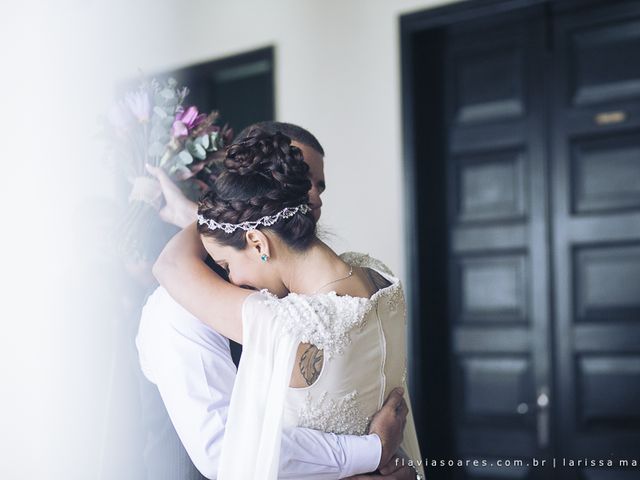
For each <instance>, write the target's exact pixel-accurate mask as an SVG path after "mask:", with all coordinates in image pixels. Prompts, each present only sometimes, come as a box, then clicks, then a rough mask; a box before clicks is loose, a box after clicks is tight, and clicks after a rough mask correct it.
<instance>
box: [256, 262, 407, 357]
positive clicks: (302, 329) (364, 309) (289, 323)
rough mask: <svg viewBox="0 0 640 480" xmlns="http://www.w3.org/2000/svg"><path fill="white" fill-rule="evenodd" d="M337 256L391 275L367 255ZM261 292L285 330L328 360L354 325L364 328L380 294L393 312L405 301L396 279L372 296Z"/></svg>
mask: <svg viewBox="0 0 640 480" xmlns="http://www.w3.org/2000/svg"><path fill="white" fill-rule="evenodd" d="M340 258H342V260H343V261H345V262H347V263H349V264H350V265H353V266H367V267H371V268H375V269H377V270H379V271H380V272H384V273H386V274H388V275H390V276H393V274H392V273H391V271H390V270H389V269H388V268H387V267H386V266H385V265H384V264H383V263H382V262H380V261H378V260H375V259H373V258H371V257H370V256H369V255H364V254H360V253H354V252H349V253H344V254H342V255H341V256H340ZM261 292H262V293H263V294H264V298H263V301H264V302H265V304H266V305H267V306H268V307H270V308H271V309H273V310H274V311H277V312H278V315H279V316H281V317H282V318H283V319H284V321H285V322H286V324H285V330H286V331H289V332H291V334H292V335H294V336H295V337H296V338H297V339H298V340H299V341H300V342H302V343H311V344H313V345H315V346H316V347H318V348H319V349H321V350H323V351H324V355H325V357H326V358H327V359H330V358H331V357H332V356H334V355H341V354H342V353H343V352H344V350H345V348H346V347H348V346H349V345H350V343H351V337H350V335H349V333H350V332H351V331H352V330H353V329H355V328H358V327H360V328H362V327H364V325H365V323H366V318H367V313H369V311H370V310H371V309H372V308H376V307H377V304H378V300H379V299H380V298H381V297H382V296H383V295H384V296H385V297H386V298H388V301H389V307H390V308H391V309H392V311H396V310H397V309H398V308H400V306H401V305H402V304H403V302H404V296H403V293H402V286H401V285H400V282H399V281H397V280H396V281H395V282H394V283H393V284H392V285H390V286H389V287H386V288H383V289H381V290H378V291H377V292H376V293H374V294H373V296H372V297H371V298H363V297H352V296H350V295H337V294H336V292H328V293H323V294H317V295H301V294H297V293H290V294H289V295H287V296H286V297H285V298H278V297H276V296H275V295H273V294H271V293H270V292H269V291H267V290H262V291H261Z"/></svg>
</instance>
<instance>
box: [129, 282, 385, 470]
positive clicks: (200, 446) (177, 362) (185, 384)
mask: <svg viewBox="0 0 640 480" xmlns="http://www.w3.org/2000/svg"><path fill="white" fill-rule="evenodd" d="M136 345H137V347H138V354H139V358H140V366H141V368H142V371H143V373H144V375H145V376H146V377H147V379H149V381H151V382H152V383H154V384H155V385H156V386H157V387H158V390H159V391H160V395H161V396H162V400H163V401H164V404H165V406H166V408H167V411H168V412H169V417H170V418H171V421H172V423H173V425H174V427H175V429H176V432H177V433H178V436H179V437H180V440H181V441H182V443H183V445H184V447H185V449H186V451H187V453H188V454H189V456H190V457H191V460H192V461H193V463H194V465H195V466H196V468H198V470H200V472H201V473H202V474H203V475H204V476H205V477H207V478H210V479H215V478H216V475H217V471H218V461H219V459H220V452H221V447H222V439H223V436H224V430H225V424H226V420H227V412H228V408H229V401H230V398H231V392H232V390H233V384H234V380H235V377H236V366H235V365H234V364H233V362H232V360H231V353H230V350H229V341H228V340H227V339H226V338H225V337H223V336H222V335H220V334H219V333H217V332H216V331H214V330H213V329H211V328H209V327H208V326H207V325H205V324H204V323H202V322H200V321H199V320H198V319H197V318H195V317H194V316H193V315H191V314H190V313H189V312H188V311H186V310H185V309H184V308H183V307H182V306H181V305H179V304H178V303H177V302H176V301H175V300H173V298H172V297H171V296H170V295H169V294H168V293H167V291H166V290H165V289H164V288H162V287H159V288H158V289H156V291H155V292H154V293H153V294H152V295H151V296H150V297H149V299H148V300H147V303H146V305H145V307H144V309H143V311H142V316H141V319H140V327H139V330H138V335H137V337H136ZM381 450H382V447H381V444H380V439H379V438H378V436H377V435H365V436H354V435H335V434H331V433H324V432H321V431H318V430H312V429H307V428H289V429H285V430H284V431H283V436H282V451H281V455H280V474H279V478H283V479H286V478H291V479H299V478H310V479H318V480H319V479H337V478H345V477H348V476H351V475H356V474H359V473H366V472H370V471H373V470H375V469H376V468H377V466H378V463H379V461H380V455H381Z"/></svg>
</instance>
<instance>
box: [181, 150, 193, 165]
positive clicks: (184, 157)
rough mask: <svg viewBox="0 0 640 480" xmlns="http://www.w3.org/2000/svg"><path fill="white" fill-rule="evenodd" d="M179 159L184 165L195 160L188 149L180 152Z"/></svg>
mask: <svg viewBox="0 0 640 480" xmlns="http://www.w3.org/2000/svg"><path fill="white" fill-rule="evenodd" d="M178 160H179V162H180V163H181V164H182V165H189V164H191V163H192V162H193V157H192V156H191V154H190V153H189V152H187V151H186V150H182V151H181V152H180V153H179V154H178Z"/></svg>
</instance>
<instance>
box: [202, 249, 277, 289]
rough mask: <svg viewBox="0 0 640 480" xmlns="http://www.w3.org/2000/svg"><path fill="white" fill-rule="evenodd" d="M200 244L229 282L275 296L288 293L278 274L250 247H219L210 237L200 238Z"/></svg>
mask: <svg viewBox="0 0 640 480" xmlns="http://www.w3.org/2000/svg"><path fill="white" fill-rule="evenodd" d="M201 238H202V243H203V245H204V247H205V249H206V250H207V252H208V253H209V255H211V257H212V258H213V259H214V260H215V262H216V263H217V264H218V265H220V266H221V267H222V268H223V269H225V270H226V271H227V274H228V275H229V281H230V282H231V283H232V284H234V285H236V286H238V287H242V288H250V289H253V290H262V289H263V288H266V289H267V290H269V291H270V292H271V293H273V294H274V295H277V296H284V295H286V294H287V293H288V292H287V291H286V288H285V287H284V285H283V283H282V281H281V279H280V277H279V275H278V272H277V270H276V269H274V268H270V267H271V266H270V265H269V264H268V261H267V262H264V261H262V259H261V255H260V252H259V251H258V250H256V249H255V248H252V247H251V246H247V247H246V248H244V249H242V250H238V249H236V248H234V247H230V246H227V245H221V244H219V243H218V242H216V241H215V240H214V239H212V238H210V237H201Z"/></svg>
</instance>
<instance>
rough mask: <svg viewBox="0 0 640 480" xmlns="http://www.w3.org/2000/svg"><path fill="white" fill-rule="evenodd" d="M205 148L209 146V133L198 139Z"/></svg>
mask: <svg viewBox="0 0 640 480" xmlns="http://www.w3.org/2000/svg"><path fill="white" fill-rule="evenodd" d="M196 140H197V141H198V143H199V144H200V145H202V146H203V147H204V148H205V149H206V148H209V135H202V136H201V137H198V138H197V139H196Z"/></svg>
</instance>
